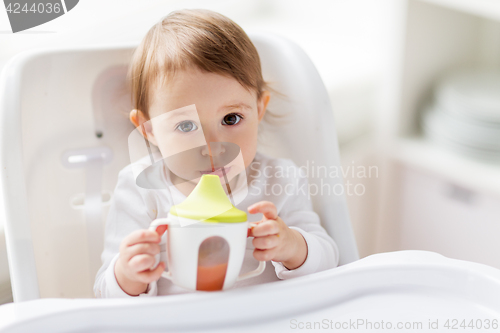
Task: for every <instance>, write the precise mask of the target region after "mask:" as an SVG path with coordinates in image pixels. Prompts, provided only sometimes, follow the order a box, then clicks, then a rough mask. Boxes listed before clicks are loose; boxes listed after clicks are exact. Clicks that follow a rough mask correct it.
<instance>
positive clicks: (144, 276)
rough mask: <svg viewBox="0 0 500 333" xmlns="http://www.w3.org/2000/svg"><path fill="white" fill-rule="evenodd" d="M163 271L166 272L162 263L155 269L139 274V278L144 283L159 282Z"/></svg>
mask: <svg viewBox="0 0 500 333" xmlns="http://www.w3.org/2000/svg"><path fill="white" fill-rule="evenodd" d="M163 271H165V263H164V262H163V261H161V262H160V263H159V264H158V266H157V267H156V268H155V269H153V270H149V269H146V270H145V271H143V272H140V273H137V278H138V280H139V281H140V282H142V283H151V282H153V281H157V280H158V279H159V278H160V276H161V273H163Z"/></svg>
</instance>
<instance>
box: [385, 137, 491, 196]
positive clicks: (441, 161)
mask: <svg viewBox="0 0 500 333" xmlns="http://www.w3.org/2000/svg"><path fill="white" fill-rule="evenodd" d="M391 156H392V158H393V159H396V160H398V161H400V162H403V163H404V164H407V165H409V166H413V167H417V168H421V169H424V170H426V171H429V172H431V173H434V174H437V175H438V176H441V177H443V178H446V179H448V180H450V181H452V182H454V183H456V184H457V185H461V186H464V187H467V188H469V189H471V190H475V191H479V192H489V193H492V194H495V195H497V196H500V163H497V164H495V163H494V162H491V163H490V162H486V161H481V160H476V159H473V158H468V157H466V156H461V155H460V154H459V153H455V152H453V151H449V150H447V149H445V148H443V147H440V146H438V145H436V144H435V143H433V142H430V141H429V140H427V139H426V138H423V137H408V138H399V139H398V140H397V141H396V143H395V147H394V149H392V150H391Z"/></svg>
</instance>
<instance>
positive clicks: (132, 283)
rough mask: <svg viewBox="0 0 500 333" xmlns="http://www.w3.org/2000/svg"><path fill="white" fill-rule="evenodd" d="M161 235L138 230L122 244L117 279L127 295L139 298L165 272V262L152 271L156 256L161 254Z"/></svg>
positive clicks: (116, 269) (150, 231)
mask: <svg viewBox="0 0 500 333" xmlns="http://www.w3.org/2000/svg"><path fill="white" fill-rule="evenodd" d="M162 231H163V232H164V231H165V230H162ZM163 232H161V234H163ZM161 234H159V233H157V232H156V231H152V230H136V231H134V232H132V233H131V234H130V235H128V236H127V237H125V239H124V240H123V241H122V243H121V244H120V256H119V257H118V260H117V261H116V264H115V277H116V281H117V282H118V284H119V285H120V287H121V288H122V290H123V291H124V292H126V293H127V294H129V295H131V296H137V295H139V294H142V293H144V292H146V290H147V288H148V284H149V283H151V282H153V281H156V280H158V279H159V278H160V276H161V273H162V272H163V271H164V270H165V263H163V262H160V264H159V265H158V266H157V267H156V268H155V269H153V270H151V268H152V267H153V265H154V264H155V255H157V254H159V253H160V245H159V243H160V240H161Z"/></svg>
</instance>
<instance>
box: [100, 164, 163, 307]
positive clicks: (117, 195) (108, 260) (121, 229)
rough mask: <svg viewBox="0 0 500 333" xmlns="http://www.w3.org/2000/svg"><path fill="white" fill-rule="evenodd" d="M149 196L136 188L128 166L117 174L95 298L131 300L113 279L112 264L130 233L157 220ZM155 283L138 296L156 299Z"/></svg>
mask: <svg viewBox="0 0 500 333" xmlns="http://www.w3.org/2000/svg"><path fill="white" fill-rule="evenodd" d="M150 195H151V194H150V192H148V190H146V189H142V188H140V187H139V186H137V185H136V183H135V180H134V176H133V173H132V169H131V168H130V165H129V166H128V167H125V168H124V169H122V170H121V171H120V172H119V174H118V182H117V184H116V188H115V190H114V192H113V198H112V201H111V206H110V208H109V212H108V216H107V219H106V228H105V239H104V251H103V252H102V255H101V260H102V262H103V264H102V266H101V268H100V269H99V271H98V272H97V275H96V280H95V283H94V294H95V296H96V297H98V298H111V297H133V296H130V295H129V294H127V293H125V292H124V291H123V290H122V289H121V287H120V286H119V284H118V282H117V281H116V277H115V269H114V268H115V263H116V261H117V260H118V256H119V247H120V243H121V242H122V240H123V239H124V238H125V237H126V236H128V235H129V234H130V233H131V232H133V231H135V230H138V229H146V228H148V227H149V225H150V223H151V221H153V220H154V219H155V218H156V213H155V212H156V210H155V209H156V207H155V200H151V198H148V196H150ZM156 294H157V283H156V282H152V283H150V284H149V285H148V289H147V291H146V293H144V294H140V295H139V296H155V295H156Z"/></svg>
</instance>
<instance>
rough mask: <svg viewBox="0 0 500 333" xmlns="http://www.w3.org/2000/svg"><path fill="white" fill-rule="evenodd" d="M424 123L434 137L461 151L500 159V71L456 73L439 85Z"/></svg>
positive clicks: (430, 135) (427, 131) (424, 128)
mask: <svg viewBox="0 0 500 333" xmlns="http://www.w3.org/2000/svg"><path fill="white" fill-rule="evenodd" d="M434 96H435V99H434V102H433V104H432V105H430V106H428V107H427V108H426V110H424V114H423V119H422V127H423V130H424V133H425V135H426V136H427V137H429V138H430V139H431V140H432V141H435V142H437V143H439V144H441V145H444V146H446V147H448V148H450V149H453V150H455V151H458V152H460V153H463V154H466V155H469V156H474V157H479V158H485V159H488V160H495V161H500V71H496V70H485V69H482V70H467V71H461V72H457V73H454V74H452V75H450V76H448V77H446V78H445V79H444V80H442V81H441V82H440V83H439V84H438V85H437V87H436V90H435V94H434Z"/></svg>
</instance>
